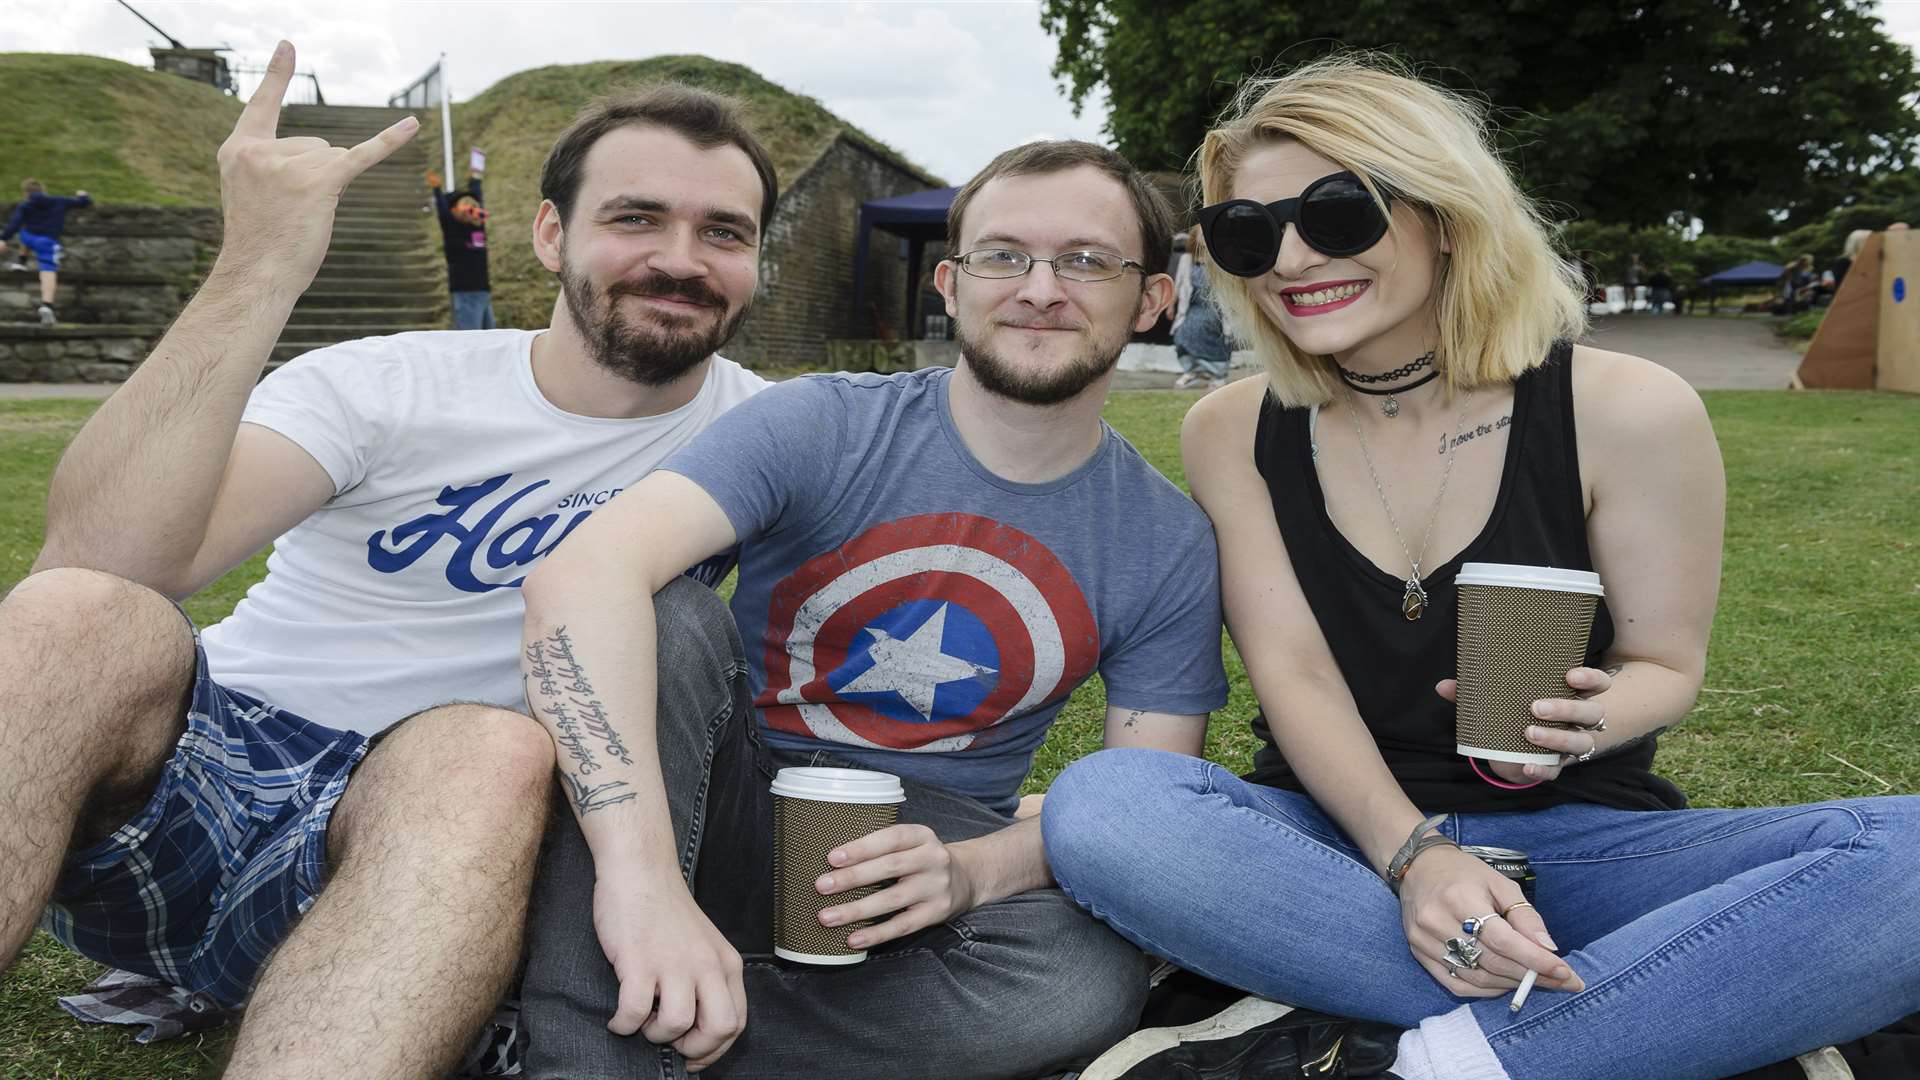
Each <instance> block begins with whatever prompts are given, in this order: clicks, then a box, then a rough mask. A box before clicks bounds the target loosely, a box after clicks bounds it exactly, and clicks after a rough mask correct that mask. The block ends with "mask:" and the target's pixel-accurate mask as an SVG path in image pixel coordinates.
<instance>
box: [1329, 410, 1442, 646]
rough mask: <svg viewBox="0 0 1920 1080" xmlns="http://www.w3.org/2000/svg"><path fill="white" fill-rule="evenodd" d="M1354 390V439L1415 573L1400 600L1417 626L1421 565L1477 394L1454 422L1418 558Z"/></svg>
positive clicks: (1423, 594)
mask: <svg viewBox="0 0 1920 1080" xmlns="http://www.w3.org/2000/svg"><path fill="white" fill-rule="evenodd" d="M1434 374H1439V373H1438V372H1435V373H1434ZM1431 377H1432V376H1429V378H1431ZM1421 381H1422V382H1425V381H1426V380H1425V379H1422V380H1421ZM1353 389H1354V388H1353V387H1348V393H1347V419H1348V420H1351V421H1352V422H1353V438H1354V441H1355V442H1357V443H1359V444H1360V457H1361V458H1362V459H1363V460H1364V461H1366V463H1367V475H1368V476H1371V477H1373V490H1374V493H1375V494H1376V495H1378V496H1380V505H1381V507H1382V508H1384V509H1385V510H1386V512H1387V524H1389V525H1392V526H1393V538H1394V539H1395V540H1398V541H1400V553H1401V554H1402V555H1405V556H1406V557H1407V565H1408V567H1410V568H1411V571H1412V572H1411V573H1410V574H1408V576H1407V591H1406V593H1405V595H1403V596H1401V598H1400V614H1402V615H1405V616H1406V617H1407V621H1408V622H1413V621H1414V620H1416V619H1418V618H1420V616H1422V615H1424V614H1426V611H1427V589H1426V586H1424V585H1422V584H1421V583H1420V561H1421V559H1425V558H1426V557H1427V544H1428V542H1429V541H1431V540H1432V539H1433V523H1434V522H1435V521H1437V520H1439V518H1440V504H1441V502H1443V501H1444V500H1445V499H1446V497H1447V481H1448V480H1451V479H1452V478H1453V455H1454V454H1455V453H1457V452H1458V451H1459V449H1460V427H1461V425H1463V424H1465V423H1466V422H1467V406H1468V405H1469V404H1471V403H1472V401H1473V391H1471V390H1469V391H1467V392H1466V394H1465V395H1464V396H1463V397H1462V398H1461V400H1460V415H1459V416H1458V417H1456V418H1455V419H1454V422H1453V435H1454V437H1453V439H1452V440H1450V442H1449V445H1448V447H1447V465H1446V468H1445V469H1443V470H1442V471H1441V473H1440V490H1439V491H1438V492H1437V493H1436V494H1435V495H1434V497H1433V509H1432V510H1429V511H1428V512H1427V529H1426V531H1425V532H1424V533H1421V534H1420V557H1419V558H1415V557H1414V555H1413V552H1412V550H1410V549H1409V548H1408V547H1407V538H1406V535H1405V534H1404V533H1402V532H1401V531H1400V519H1399V518H1397V517H1395V516H1394V513H1393V504H1392V503H1391V502H1388V501H1387V489H1386V486H1385V485H1383V484H1381V483H1380V470H1378V469H1376V468H1374V467H1373V455H1372V454H1371V453H1369V452H1368V451H1367V437H1366V435H1365V434H1364V433H1363V432H1361V430H1360V402H1359V401H1358V400H1356V399H1355V398H1354V396H1353V393H1352V391H1353ZM1402 389H1405V388H1404V387H1403V388H1402ZM1388 400H1392V399H1388ZM1397 412H1399V408H1398V406H1397V405H1396V407H1395V408H1394V410H1393V412H1389V413H1387V415H1388V416H1389V417H1391V416H1393V415H1395V413H1397Z"/></svg>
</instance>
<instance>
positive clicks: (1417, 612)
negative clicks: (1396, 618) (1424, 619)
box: [1400, 578, 1427, 622]
mask: <svg viewBox="0 0 1920 1080" xmlns="http://www.w3.org/2000/svg"><path fill="white" fill-rule="evenodd" d="M1426 610H1427V590H1425V589H1423V588H1421V587H1420V579H1418V578H1408V579H1407V595H1405V596H1403V597H1401V598H1400V614H1402V615H1405V616H1406V617H1407V621H1408V622H1413V621H1415V620H1417V619H1419V618H1420V616H1421V615H1423V614H1425V613H1426Z"/></svg>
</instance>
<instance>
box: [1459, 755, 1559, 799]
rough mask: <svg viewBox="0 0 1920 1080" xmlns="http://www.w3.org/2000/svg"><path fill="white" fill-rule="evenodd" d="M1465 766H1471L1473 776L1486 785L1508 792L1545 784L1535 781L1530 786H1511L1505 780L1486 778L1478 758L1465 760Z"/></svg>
mask: <svg viewBox="0 0 1920 1080" xmlns="http://www.w3.org/2000/svg"><path fill="white" fill-rule="evenodd" d="M1467 764H1469V765H1472V766H1473V771H1474V775H1476V776H1478V777H1480V779H1482V780H1485V781H1486V782H1487V783H1489V784H1492V785H1493V786H1494V787H1497V788H1505V789H1507V790H1508V791H1525V790H1527V789H1528V788H1530V787H1539V786H1540V785H1541V784H1544V783H1546V781H1545V780H1535V781H1534V782H1533V783H1531V784H1513V783H1509V782H1507V781H1505V780H1501V779H1499V778H1498V777H1493V776H1488V775H1487V774H1486V773H1485V772H1484V771H1482V770H1481V768H1480V759H1479V758H1471V757H1470V758H1468V759H1467Z"/></svg>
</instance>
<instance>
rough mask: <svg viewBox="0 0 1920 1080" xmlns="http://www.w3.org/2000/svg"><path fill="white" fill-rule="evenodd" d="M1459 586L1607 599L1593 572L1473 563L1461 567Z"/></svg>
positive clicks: (1458, 576) (1457, 580)
mask: <svg viewBox="0 0 1920 1080" xmlns="http://www.w3.org/2000/svg"><path fill="white" fill-rule="evenodd" d="M1453 583H1454V584H1455V585H1456V586H1457V585H1504V586H1506V587H1507V588H1509V589H1546V590H1548V591H1551V592H1577V593H1587V594H1589V595H1592V596H1605V595H1606V590H1605V589H1602V588H1601V587H1600V575H1599V574H1596V573H1594V572H1593V571H1591V570H1561V569H1558V568H1556V567H1552V566H1516V565H1514V564H1512V563H1490V562H1470V563H1462V564H1461V565H1460V573H1459V574H1458V575H1456V576H1455V577H1454V579H1453Z"/></svg>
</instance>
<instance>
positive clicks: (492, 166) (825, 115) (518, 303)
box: [418, 56, 939, 327]
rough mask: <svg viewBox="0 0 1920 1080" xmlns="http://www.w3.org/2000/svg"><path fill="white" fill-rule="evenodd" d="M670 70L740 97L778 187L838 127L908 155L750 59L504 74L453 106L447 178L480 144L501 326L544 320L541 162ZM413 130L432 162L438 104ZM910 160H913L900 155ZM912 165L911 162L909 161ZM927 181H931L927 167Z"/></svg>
mask: <svg viewBox="0 0 1920 1080" xmlns="http://www.w3.org/2000/svg"><path fill="white" fill-rule="evenodd" d="M666 80H673V81H678V82H683V83H686V84H688V85H691V86H697V87H700V88H702V89H707V90H714V91H718V92H720V93H725V94H730V95H732V96H734V97H736V98H738V99H740V101H741V102H742V103H743V104H744V106H745V111H746V115H747V121H748V123H749V124H751V125H752V127H753V130H754V131H755V133H756V134H757V135H758V136H759V138H760V140H761V142H762V143H763V144H764V145H765V146H766V148H767V153H768V154H769V155H770V156H771V157H772V158H773V163H774V168H775V170H776V171H777V172H778V173H779V176H780V184H781V188H782V189H783V190H784V189H785V188H786V187H788V186H789V185H791V184H792V183H793V182H794V181H795V180H796V179H798V178H799V176H800V175H801V174H802V173H804V172H805V171H806V170H807V167H808V166H809V165H812V164H813V163H814V161H815V160H816V159H818V158H819V156H820V155H821V154H822V153H823V152H824V151H825V150H826V149H827V147H828V146H829V145H830V144H831V143H832V142H833V140H834V138H835V137H836V136H838V135H839V134H841V133H842V132H844V133H846V134H847V135H848V136H849V137H851V138H855V139H858V140H860V141H862V142H864V143H866V144H867V145H869V146H872V147H873V148H875V149H876V150H878V151H879V152H881V153H883V154H885V155H887V156H889V157H891V158H894V159H895V160H897V161H901V162H902V163H903V164H907V163H906V162H905V159H904V158H902V157H901V156H900V155H899V154H898V153H897V152H896V151H894V150H892V149H890V148H888V147H887V146H885V145H884V144H882V143H880V142H879V141H878V140H876V139H874V138H873V137H872V136H870V135H867V134H866V133H865V132H863V131H860V130H859V129H858V128H855V127H853V126H852V125H850V124H848V123H847V122H846V121H844V120H842V119H840V118H839V117H837V116H835V115H834V114H833V113H831V112H829V111H828V110H827V109H826V108H825V107H824V106H822V105H821V104H820V103H819V102H818V101H815V100H814V99H812V98H810V97H805V96H803V95H800V94H794V93H791V92H789V91H787V90H784V89H782V88H781V87H779V86H777V85H775V84H773V83H771V82H768V81H767V80H766V79H763V78H761V77H760V76H759V75H757V74H755V73H754V72H753V71H752V69H750V68H746V67H742V66H741V65H739V64H728V63H722V62H720V61H717V60H709V59H707V58H706V57H703V56H656V57H650V58H648V59H645V60H605V61H598V62H595V63H590V64H568V65H555V66H550V67H542V68H534V69H532V70H530V71H523V72H520V73H518V74H515V75H510V76H508V77H507V78H505V79H502V80H500V81H499V82H497V83H495V84H493V85H492V86H491V87H488V88H487V90H486V92H485V93H482V94H480V95H479V96H477V97H475V98H474V99H473V100H471V101H467V102H463V103H457V104H455V105H454V107H453V134H454V140H453V144H454V155H453V156H454V166H455V169H456V170H457V171H458V175H457V176H456V177H455V178H453V179H454V182H455V183H464V182H465V181H464V179H463V178H464V176H465V173H466V159H467V148H468V147H470V146H478V147H480V148H481V149H482V150H484V151H486V154H487V175H486V177H485V178H484V179H485V182H486V192H487V207H488V209H489V210H491V211H492V213H493V218H492V220H491V221H490V222H489V223H488V232H489V233H490V234H491V248H492V251H491V256H490V258H491V260H492V272H493V303H494V310H495V312H496V313H497V315H498V317H499V320H500V323H501V325H503V326H521V327H538V326H545V325H547V320H548V318H549V317H550V316H551V314H552V310H553V302H554V299H555V298H556V297H557V296H558V295H559V287H558V283H557V282H556V281H555V279H554V277H553V275H551V274H549V273H547V271H546V270H545V268H543V267H542V266H541V265H540V263H539V262H538V260H536V259H535V258H534V257H533V250H532V248H531V246H530V244H529V237H530V236H531V235H532V227H533V213H534V211H535V210H536V209H538V208H539V205H540V190H539V189H540V165H541V163H542V162H544V161H545V160H546V156H547V151H548V150H549V149H551V148H552V146H553V140H554V139H555V138H557V137H558V136H559V134H560V132H561V131H563V130H564V129H565V128H566V126H567V124H568V123H569V122H571V121H572V119H573V117H574V114H575V113H577V112H578V111H579V110H580V108H581V106H583V105H585V104H586V103H587V102H589V101H591V100H593V99H594V98H596V97H599V96H600V95H602V94H606V93H610V92H612V91H615V90H619V89H622V88H626V87H634V86H641V85H644V84H647V83H652V82H661V81H666ZM422 118H423V119H424V120H426V121H427V123H426V127H425V128H424V129H423V130H422V131H421V132H420V135H419V136H418V138H419V139H420V140H421V141H422V142H423V143H424V145H425V148H426V150H427V157H428V159H429V160H430V161H432V162H433V163H434V164H435V167H436V168H437V167H439V165H440V162H441V160H442V158H441V137H440V123H439V121H440V116H439V112H438V110H428V111H427V112H425V113H423V114H422ZM907 167H909V168H912V167H913V166H911V165H910V164H908V166H907ZM915 171H920V170H917V169H916V170H915ZM926 179H927V183H928V185H929V186H934V185H936V184H938V183H939V181H938V180H937V179H936V178H935V177H933V176H930V175H929V176H927V177H926Z"/></svg>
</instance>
